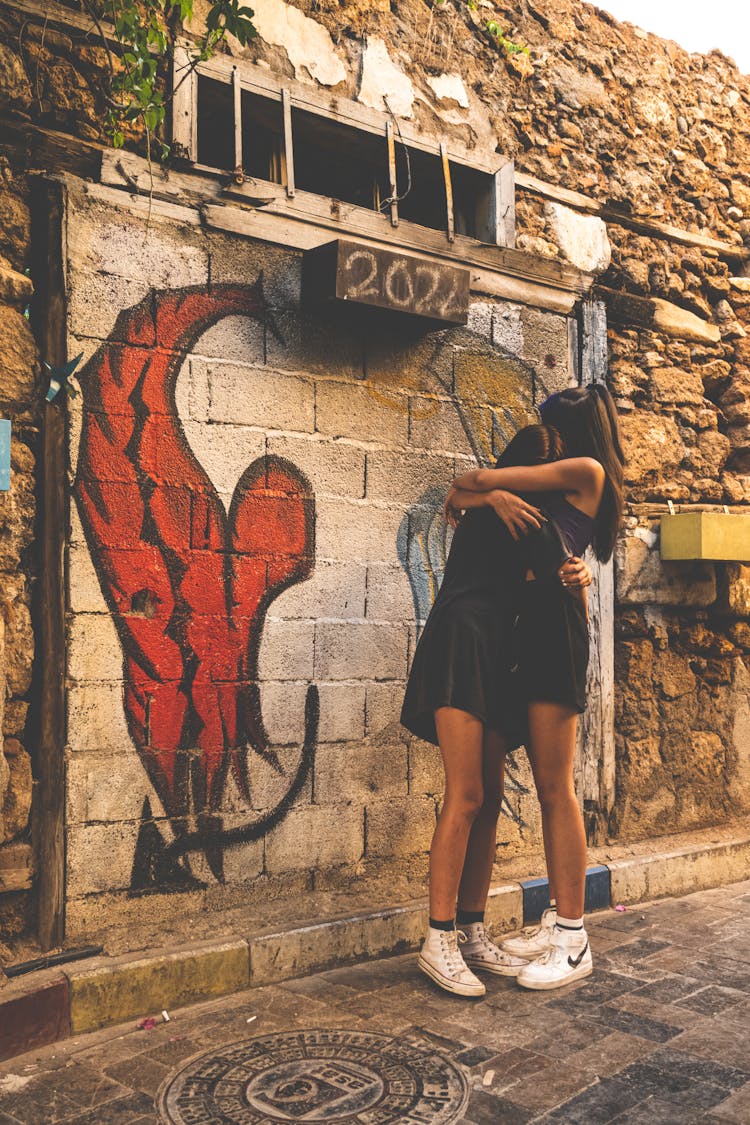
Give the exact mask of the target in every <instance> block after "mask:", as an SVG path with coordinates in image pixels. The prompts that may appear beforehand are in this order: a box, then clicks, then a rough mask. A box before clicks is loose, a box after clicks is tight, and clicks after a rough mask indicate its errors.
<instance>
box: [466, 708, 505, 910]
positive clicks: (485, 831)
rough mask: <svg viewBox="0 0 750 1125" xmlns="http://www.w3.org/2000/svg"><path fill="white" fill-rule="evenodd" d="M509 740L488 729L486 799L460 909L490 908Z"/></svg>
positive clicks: (484, 778) (472, 841)
mask: <svg viewBox="0 0 750 1125" xmlns="http://www.w3.org/2000/svg"><path fill="white" fill-rule="evenodd" d="M505 754H506V745H505V740H504V739H503V738H502V736H501V735H500V734H498V732H497V731H494V730H485V732H484V742H483V746H482V783H483V784H482V788H483V792H484V799H483V801H482V807H481V808H480V810H479V812H478V813H477V815H476V818H475V820H474V823H473V825H472V827H471V833H470V835H469V843H468V846H467V848H466V860H465V862H464V869H463V873H462V875H461V884H460V886H459V888H458V906H459V909H460V910H471V911H480V910H484V908H485V906H486V905H487V894H488V892H489V889H490V882H491V880H492V865H493V863H494V862H495V848H496V846H497V821H498V817H499V816H500V808H501V806H502V803H503V781H504V777H503V775H504V771H505Z"/></svg>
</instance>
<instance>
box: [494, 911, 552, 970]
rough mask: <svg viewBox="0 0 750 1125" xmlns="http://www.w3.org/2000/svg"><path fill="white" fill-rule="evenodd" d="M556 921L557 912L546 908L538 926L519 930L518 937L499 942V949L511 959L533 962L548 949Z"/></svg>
mask: <svg viewBox="0 0 750 1125" xmlns="http://www.w3.org/2000/svg"><path fill="white" fill-rule="evenodd" d="M556 921H557V910H556V909H555V907H554V906H548V907H547V909H546V910H545V911H544V913H543V914H542V918H541V921H540V923H539V925H538V926H527V927H526V929H524V930H521V933H520V934H519V935H518V937H512V938H506V939H505V941H501V942H500V948H501V949H502V951H503V952H504V953H509V954H510V955H511V957H523V959H524V960H525V961H534V960H536V958H537V957H541V956H542V954H543V953H546V952H547V950H548V949H549V944H550V938H551V937H552V930H553V928H554V925H555V922H556Z"/></svg>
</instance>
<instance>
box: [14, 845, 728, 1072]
mask: <svg viewBox="0 0 750 1125" xmlns="http://www.w3.org/2000/svg"><path fill="white" fill-rule="evenodd" d="M748 867H750V835H748V836H741V837H737V838H735V839H731V840H728V841H722V842H720V843H700V844H696V845H694V846H693V847H684V848H678V849H673V850H671V851H664V852H657V853H655V854H652V855H641V856H633V857H629V858H626V859H621V860H612V861H611V862H609V863H608V864H598V865H597V866H595V867H591V868H589V869H588V871H587V877H586V900H587V909H589V910H594V909H604V908H606V907H609V906H614V905H617V904H623V905H628V904H633V903H638V902H644V901H647V900H651V899H656V898H664V897H669V896H674V895H677V896H679V895H685V894H689V893H691V892H693V891H700V890H706V889H708V888H710V887H719V886H722V885H723V884H729V883H733V882H737V881H739V880H742V879H744V878H746V876H747V871H748ZM548 902H549V887H548V884H547V880H546V879H528V880H523V881H521V882H515V883H507V884H503V885H501V886H497V887H493V888H492V889H491V890H490V897H489V900H488V905H487V920H488V922H489V923H491V924H492V925H493V926H494V927H495V929H496V931H501V932H506V933H507V932H510V931H512V930H515V929H518V928H519V927H520V926H521V925H527V924H529V923H531V922H535V921H537V920H538V919H539V916H540V914H541V912H542V910H543V909H544V907H545V906H546V905H547V904H548ZM426 922H427V905H426V902H424V901H422V900H418V901H415V902H410V903H406V904H404V905H401V906H397V907H394V908H393V909H388V910H378V911H373V912H372V913H360V914H354V915H350V916H347V917H340V918H332V919H325V920H324V921H321V922H315V923H312V924H309V923H308V924H301V925H300V924H292V925H289V926H286V927H283V928H276V929H273V930H266V931H261V932H259V933H257V934H253V935H246V936H244V937H239V936H238V937H226V938H223V939H222V940H219V941H203V942H196V943H194V944H191V945H189V946H181V947H177V948H174V949H171V950H166V951H165V950H154V951H151V952H149V951H147V952H143V953H135V954H133V953H131V954H126V955H123V956H121V957H112V958H109V957H96V958H92V959H90V960H88V961H79V962H76V963H75V964H71V965H70V966H69V967H67V968H65V969H63V970H62V971H58V970H55V971H52V970H45V971H44V973H38V974H34V975H33V979H32V978H25V977H20V978H16V979H15V980H13V981H12V982H11V984H9V985H7V986H6V987H5V988H4V989H3V991H2V993H0V1029H1V1033H0V1061H1V1060H3V1059H10V1058H13V1057H14V1056H16V1055H18V1054H21V1053H22V1052H24V1051H29V1050H32V1049H33V1048H38V1047H42V1046H47V1045H49V1044H50V1043H54V1042H57V1041H58V1040H60V1039H64V1038H66V1037H67V1036H68V1035H71V1034H72V1035H78V1034H81V1033H83V1032H88V1031H93V1030H96V1029H99V1028H103V1027H107V1026H110V1025H112V1024H117V1023H122V1022H125V1021H127V1020H131V1019H135V1018H138V1017H140V1016H144V1015H151V1014H154V1013H155V1012H159V1011H161V1010H162V1009H167V1010H168V1009H169V1008H170V1007H182V1006H185V1005H187V1004H191V1003H198V1002H200V1001H202V1000H209V999H214V998H216V997H218V996H223V995H227V994H229V993H233V992H239V991H242V990H244V989H247V988H252V987H253V986H255V985H263V984H272V983H276V982H279V981H284V980H290V979H291V978H293V977H298V976H304V975H307V974H308V973H313V972H321V971H325V970H326V969H329V968H333V967H334V966H339V965H342V964H345V963H347V962H355V961H364V960H369V959H373V958H376V957H383V956H389V955H391V956H393V955H397V954H400V953H407V952H409V951H410V950H414V949H416V948H417V947H418V945H419V942H420V940H421V938H422V934H423V932H424V927H425V924H426Z"/></svg>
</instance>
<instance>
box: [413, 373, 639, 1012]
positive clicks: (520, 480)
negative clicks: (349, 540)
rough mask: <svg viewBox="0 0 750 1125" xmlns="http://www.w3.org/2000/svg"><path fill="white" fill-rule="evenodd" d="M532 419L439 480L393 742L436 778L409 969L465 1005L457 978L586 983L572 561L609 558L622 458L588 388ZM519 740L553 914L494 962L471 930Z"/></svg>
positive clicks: (605, 397) (579, 623) (580, 684)
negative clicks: (418, 927)
mask: <svg viewBox="0 0 750 1125" xmlns="http://www.w3.org/2000/svg"><path fill="white" fill-rule="evenodd" d="M540 414H541V417H542V422H543V425H542V426H541V427H528V428H527V430H525V431H521V434H519V435H517V437H516V439H514V442H512V443H511V444H510V445H509V447H508V449H507V450H506V451H505V454H504V455H503V457H501V458H500V460H499V461H498V465H497V467H496V468H494V469H476V470H473V471H472V472H469V473H466V474H464V475H463V476H461V477H458V478H457V479H456V480H455V481H454V484H453V486H452V488H451V491H450V493H449V496H448V499H447V501H446V513H447V515H448V516H449V518H450V519H451V521H455V519H456V517H457V515H458V513H460V512H461V511H467V514H466V516H464V517H463V519H461V520H460V522H459V523H458V526H457V529H456V533H455V535H454V540H453V544H452V546H451V551H450V555H449V558H448V562H447V564H446V570H445V576H444V580H443V585H442V587H441V590H440V592H439V594H438V597H437V599H436V601H435V604H434V606H433V610H432V612H431V613H430V617H429V619H428V621H427V623H426V625H425V629H424V632H423V634H422V637H421V638H420V642H419V645H418V646H417V651H416V653H415V658H414V663H413V666H412V671H411V675H410V678H409V683H408V685H407V692H406V698H405V701H404V708H403V712H402V723H403V724H404V725H405V726H406V727H408V729H410V730H412V731H413V732H414V733H416V734H417V735H419V736H420V737H422V738H426V739H428V740H429V741H432V742H436V743H437V744H438V745H439V747H440V751H441V755H442V758H443V764H444V768H445V776H446V787H445V797H444V802H443V806H442V809H441V813H440V817H439V820H438V824H437V828H436V830H435V835H434V838H433V842H432V847H431V851H430V928H429V932H428V935H427V937H426V939H425V942H424V945H423V947H422V951H421V953H420V957H419V967H420V968H421V969H422V970H423V971H424V972H425V973H427V974H428V975H429V976H430V977H431V978H432V979H433V980H435V981H436V983H438V984H439V985H440V986H441V987H443V988H445V989H446V990H447V991H450V992H454V993H457V994H459V995H464V996H479V995H482V994H483V993H484V991H485V988H484V985H483V984H482V982H481V981H480V980H479V979H478V978H477V977H476V976H475V975H474V972H472V969H478V970H485V971H489V972H492V973H498V974H501V975H506V976H516V977H517V979H518V982H519V984H521V985H523V986H525V987H527V988H534V989H548V988H556V987H559V986H560V985H563V984H566V983H568V982H569V981H571V980H576V979H578V978H579V977H583V976H586V975H588V974H589V973H590V972H591V969H592V962H591V952H590V949H589V946H588V938H587V935H586V932H585V929H584V926H583V899H584V890H585V875H586V838H585V832H584V826H583V819H582V816H581V812H580V809H579V806H578V801H577V799H576V795H575V790H574V786H573V759H574V753H575V744H576V725H577V718H578V714H580V713H581V712H582V711H583V710H584V708H585V702H586V701H585V685H586V668H587V664H588V628H587V610H586V604H585V598H584V597H582V596H581V593H582V588H583V587H584V586H586V585H588V583H589V582H590V580H591V578H590V571H589V570H588V568H587V567H586V565H585V564H584V563H583V562H582V561H581V556H582V555H583V553H584V551H585V550H586V548H587V547H589V546H592V547H593V550H594V553H595V555H596V556H597V558H598V559H600V560H602V561H604V560H607V559H609V558H610V557H611V555H612V551H613V548H614V543H615V540H616V537H617V531H618V527H619V523H620V519H621V514H622V508H623V486H622V480H623V472H622V468H623V455H622V447H621V443H620V437H619V427H618V422H617V415H616V411H615V407H614V403H613V401H612V398H611V396H610V394H609V392H608V391H607V389H606V387H605V386H604V385H603V384H594V385H592V386H590V387H586V388H571V389H569V390H565V391H562V392H561V393H560V394H557V395H553V396H552V397H551V398H549V399H548V400H547V401H546V403H544V404H543V406H542V408H541V410H540ZM514 447H515V448H514ZM532 501H533V502H532ZM497 517H499V518H497ZM560 541H562V551H561V554H560V557H555V551H556V549H557V547H558V546H559V543H560ZM566 555H568V556H569V558H568V561H567V562H563V560H564V559H565V556H566ZM552 559H554V560H555V561H554V565H551V564H550V560H552ZM561 562H563V565H562V566H561V565H560V563H561ZM521 742H524V743H525V745H526V748H527V752H528V755H529V760H530V762H531V767H532V773H533V776H534V782H535V786H536V791H537V795H538V797H539V800H540V804H541V810H542V828H543V837H544V848H545V857H546V862H547V870H548V875H549V883H550V897H551V899H552V901H553V908H552V909H551V910H550V911H548V912H547V913H546V915H545V919H544V924H543V926H542V928H541V930H539V931H536V932H532V933H527V934H525V935H522V936H521V937H520V938H516V939H511V940H509V941H506V942H504V943H503V947H502V948H498V947H497V946H496V945H495V944H494V943H492V942H491V941H490V940H489V938H488V936H487V934H486V931H485V929H484V910H485V906H486V900H487V894H488V891H489V885H490V879H491V873H492V864H493V861H494V857H495V843H496V827H497V819H498V816H499V812H500V806H501V802H502V797H503V772H504V763H505V756H506V754H507V753H508V752H509V751H510V750H513V749H514V748H515V747H517V746H518V745H520V744H521ZM456 908H458V916H456ZM456 917H457V922H458V931H457V930H456ZM459 941H461V943H462V945H463V950H462V949H461V948H460V947H459Z"/></svg>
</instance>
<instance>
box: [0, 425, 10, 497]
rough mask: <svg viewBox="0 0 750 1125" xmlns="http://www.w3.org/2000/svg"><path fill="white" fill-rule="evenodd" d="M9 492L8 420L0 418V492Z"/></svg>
mask: <svg viewBox="0 0 750 1125" xmlns="http://www.w3.org/2000/svg"><path fill="white" fill-rule="evenodd" d="M9 491H10V419H9V418H0V492H9Z"/></svg>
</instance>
